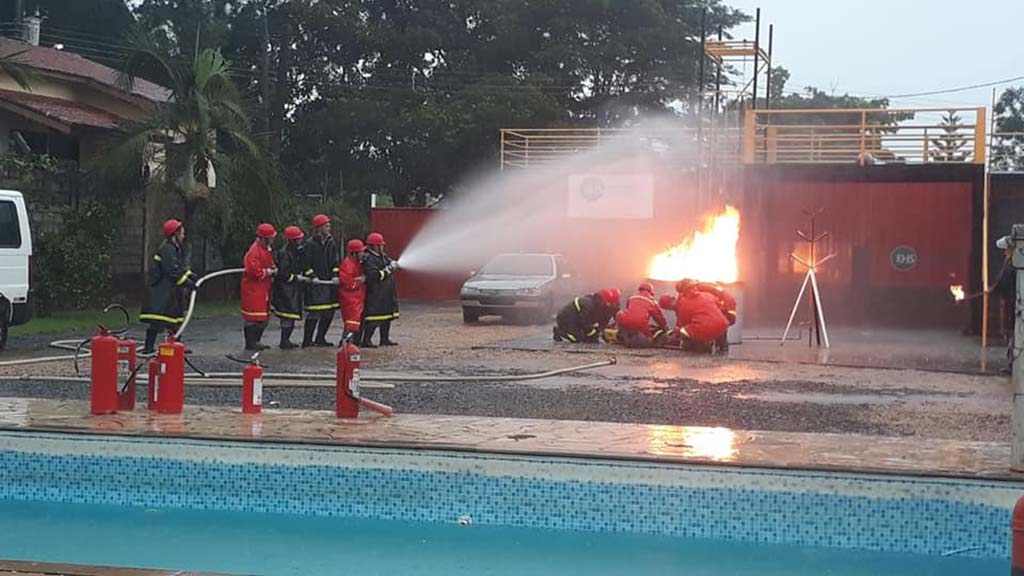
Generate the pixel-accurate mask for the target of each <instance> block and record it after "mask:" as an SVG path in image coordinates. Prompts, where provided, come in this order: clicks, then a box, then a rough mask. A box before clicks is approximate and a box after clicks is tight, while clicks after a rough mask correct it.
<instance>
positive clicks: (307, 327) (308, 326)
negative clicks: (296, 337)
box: [302, 315, 316, 348]
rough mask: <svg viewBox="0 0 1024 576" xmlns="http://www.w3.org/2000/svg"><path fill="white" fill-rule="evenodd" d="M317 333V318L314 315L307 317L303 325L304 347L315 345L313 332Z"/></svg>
mask: <svg viewBox="0 0 1024 576" xmlns="http://www.w3.org/2000/svg"><path fill="white" fill-rule="evenodd" d="M315 333H316V318H315V317H314V316H312V315H310V316H308V317H306V322H305V324H304V325H303V326H302V347H303V348H309V347H310V346H312V345H313V334H315Z"/></svg>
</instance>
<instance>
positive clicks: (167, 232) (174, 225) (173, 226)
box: [164, 218, 181, 236]
mask: <svg viewBox="0 0 1024 576" xmlns="http://www.w3.org/2000/svg"><path fill="white" fill-rule="evenodd" d="M179 228H181V221H179V220H175V219H173V218H171V219H170V220H168V221H167V222H164V236H173V235H174V233H175V232H177V231H178V229H179Z"/></svg>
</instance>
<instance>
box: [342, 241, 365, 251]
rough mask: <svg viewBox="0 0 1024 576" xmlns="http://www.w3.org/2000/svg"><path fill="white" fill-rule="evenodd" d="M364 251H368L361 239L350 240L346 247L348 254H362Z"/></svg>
mask: <svg viewBox="0 0 1024 576" xmlns="http://www.w3.org/2000/svg"><path fill="white" fill-rule="evenodd" d="M364 250H366V246H363V241H362V240H360V239H359V238H353V239H351V240H349V241H348V244H347V245H346V246H345V251H346V252H362V251H364Z"/></svg>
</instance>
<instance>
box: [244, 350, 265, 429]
mask: <svg viewBox="0 0 1024 576" xmlns="http://www.w3.org/2000/svg"><path fill="white" fill-rule="evenodd" d="M262 411H263V366H260V355H259V353H256V354H253V355H252V362H250V363H249V365H248V366H246V367H245V368H243V369H242V413H243V414H259V413H260V412H262Z"/></svg>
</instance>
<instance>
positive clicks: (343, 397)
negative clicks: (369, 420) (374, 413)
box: [334, 340, 360, 418]
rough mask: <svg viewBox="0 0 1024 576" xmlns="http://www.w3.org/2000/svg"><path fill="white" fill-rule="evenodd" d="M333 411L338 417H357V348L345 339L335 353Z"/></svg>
mask: <svg viewBox="0 0 1024 576" xmlns="http://www.w3.org/2000/svg"><path fill="white" fill-rule="evenodd" d="M337 361H338V364H337V366H338V371H337V375H336V377H335V400H334V413H335V415H336V416H337V417H338V418H357V417H359V361H360V353H359V348H356V345H355V344H353V343H352V341H351V340H346V341H345V342H344V343H343V344H342V345H341V346H340V347H339V348H338V354H337Z"/></svg>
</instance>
